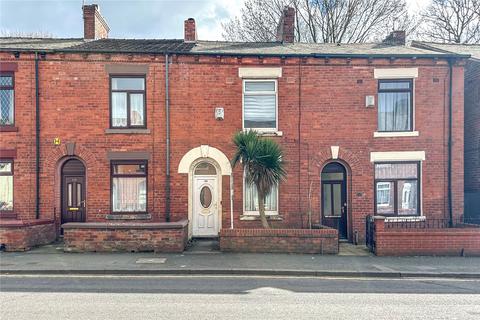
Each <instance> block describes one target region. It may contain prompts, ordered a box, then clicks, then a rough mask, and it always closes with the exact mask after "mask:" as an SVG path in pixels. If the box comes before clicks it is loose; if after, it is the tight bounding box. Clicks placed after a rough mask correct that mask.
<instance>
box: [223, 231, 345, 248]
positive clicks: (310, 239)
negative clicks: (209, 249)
mask: <svg viewBox="0 0 480 320" xmlns="http://www.w3.org/2000/svg"><path fill="white" fill-rule="evenodd" d="M220 250H221V251H228V252H256V253H259V252H282V253H320V254H337V253H338V232H337V230H335V229H330V228H324V229H222V230H221V232H220Z"/></svg>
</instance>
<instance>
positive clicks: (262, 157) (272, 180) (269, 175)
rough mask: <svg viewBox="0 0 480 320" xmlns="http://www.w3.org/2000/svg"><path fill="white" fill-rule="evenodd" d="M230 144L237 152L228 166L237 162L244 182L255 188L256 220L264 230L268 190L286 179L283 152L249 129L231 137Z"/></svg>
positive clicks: (266, 225) (274, 143)
mask: <svg viewBox="0 0 480 320" xmlns="http://www.w3.org/2000/svg"><path fill="white" fill-rule="evenodd" d="M233 143H234V144H235V146H236V148H237V150H236V152H235V155H234V157H233V159H232V166H233V167H235V166H236V165H237V164H238V163H241V164H242V166H243V168H244V171H245V181H246V183H248V184H253V185H255V187H256V188H257V192H258V198H259V199H258V206H259V212H260V218H261V220H262V224H263V225H264V227H266V228H268V227H269V226H268V222H267V220H266V217H265V204H264V200H265V197H266V196H267V195H268V194H269V193H270V192H271V191H272V188H273V187H274V186H275V185H277V184H278V183H279V182H280V181H282V180H283V179H284V178H285V176H286V171H285V161H284V160H283V151H282V149H281V147H280V145H278V143H276V142H275V141H273V140H271V139H266V138H260V137H259V136H258V134H257V133H256V132H255V131H253V130H250V131H247V132H243V131H241V132H238V133H237V134H235V136H234V137H233Z"/></svg>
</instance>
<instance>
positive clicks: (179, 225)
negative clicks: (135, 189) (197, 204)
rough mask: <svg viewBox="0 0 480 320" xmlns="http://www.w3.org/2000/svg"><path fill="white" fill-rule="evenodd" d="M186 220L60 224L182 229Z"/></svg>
mask: <svg viewBox="0 0 480 320" xmlns="http://www.w3.org/2000/svg"><path fill="white" fill-rule="evenodd" d="M186 226H188V220H187V219H184V220H180V221H177V222H150V223H139V222H69V223H65V224H62V228H63V229H183V228H185V227H186Z"/></svg>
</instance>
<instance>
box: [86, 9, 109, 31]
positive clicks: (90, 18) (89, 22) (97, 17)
mask: <svg viewBox="0 0 480 320" xmlns="http://www.w3.org/2000/svg"><path fill="white" fill-rule="evenodd" d="M82 10H83V38H84V39H92V40H93V39H95V40H96V39H106V38H108V32H109V31H110V28H109V27H108V25H107V22H106V21H105V19H104V18H103V17H102V15H101V14H100V10H99V8H98V5H97V4H90V5H84V6H83V7H82Z"/></svg>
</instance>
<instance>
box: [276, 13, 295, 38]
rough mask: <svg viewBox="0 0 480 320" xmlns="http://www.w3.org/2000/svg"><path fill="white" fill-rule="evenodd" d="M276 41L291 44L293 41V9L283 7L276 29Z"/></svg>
mask: <svg viewBox="0 0 480 320" xmlns="http://www.w3.org/2000/svg"><path fill="white" fill-rule="evenodd" d="M277 41H280V42H283V43H293V42H294V41H295V9H294V8H292V7H285V8H284V9H283V13H282V16H281V17H280V22H279V24H278V27H277Z"/></svg>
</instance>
